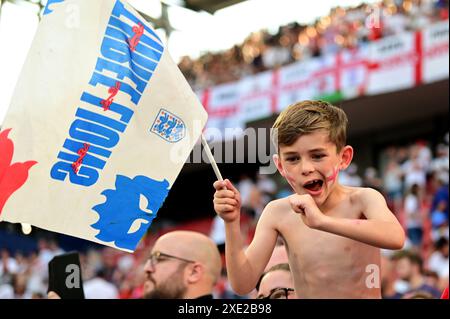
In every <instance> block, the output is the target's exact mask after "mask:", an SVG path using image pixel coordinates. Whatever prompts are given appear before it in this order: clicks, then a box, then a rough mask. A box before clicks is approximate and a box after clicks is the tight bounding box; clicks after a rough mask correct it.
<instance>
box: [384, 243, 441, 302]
mask: <svg viewBox="0 0 450 319" xmlns="http://www.w3.org/2000/svg"><path fill="white" fill-rule="evenodd" d="M393 258H394V260H395V262H396V271H397V275H398V277H399V278H400V279H401V280H403V281H404V282H406V283H407V285H408V287H407V289H406V292H405V294H404V295H407V294H411V293H413V292H427V293H429V294H431V295H432V296H433V297H434V298H439V297H440V296H441V292H440V291H439V290H437V289H436V288H434V287H432V286H429V285H427V283H426V281H425V277H424V275H423V261H422V258H421V257H420V256H419V255H418V254H417V253H414V252H412V251H406V250H405V251H400V252H398V253H397V254H396V255H394V256H393Z"/></svg>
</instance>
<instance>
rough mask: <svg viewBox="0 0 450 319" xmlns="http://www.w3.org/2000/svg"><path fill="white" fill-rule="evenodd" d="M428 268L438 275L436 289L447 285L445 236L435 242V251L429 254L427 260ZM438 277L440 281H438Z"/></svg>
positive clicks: (446, 243) (447, 265)
mask: <svg viewBox="0 0 450 319" xmlns="http://www.w3.org/2000/svg"><path fill="white" fill-rule="evenodd" d="M427 268H428V269H429V270H431V271H434V272H435V273H436V274H437V275H438V278H437V280H438V284H439V285H438V289H440V290H443V289H444V288H445V287H446V286H447V285H448V280H449V277H448V272H449V263H448V239H447V238H445V237H442V238H440V239H439V240H438V241H437V242H436V243H435V251H434V252H433V253H432V254H431V256H430V258H429V260H428V267H427ZM439 278H441V279H440V281H439Z"/></svg>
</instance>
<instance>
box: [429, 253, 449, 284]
mask: <svg viewBox="0 0 450 319" xmlns="http://www.w3.org/2000/svg"><path fill="white" fill-rule="evenodd" d="M448 267H449V264H448V257H447V258H445V257H444V256H443V255H442V254H441V253H440V252H439V251H435V252H434V253H433V254H431V256H430V259H429V260H428V269H430V270H432V271H435V272H436V273H437V274H438V275H439V277H441V278H448Z"/></svg>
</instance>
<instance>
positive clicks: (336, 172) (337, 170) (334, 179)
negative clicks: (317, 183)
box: [327, 167, 339, 185]
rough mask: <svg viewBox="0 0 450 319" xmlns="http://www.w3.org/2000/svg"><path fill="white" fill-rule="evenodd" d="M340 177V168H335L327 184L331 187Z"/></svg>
mask: <svg viewBox="0 0 450 319" xmlns="http://www.w3.org/2000/svg"><path fill="white" fill-rule="evenodd" d="M338 175H339V168H338V167H336V168H333V172H331V173H330V174H329V175H328V177H327V183H328V184H329V185H331V184H333V183H335V182H336V180H337V177H338Z"/></svg>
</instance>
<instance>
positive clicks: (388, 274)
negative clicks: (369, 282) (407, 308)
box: [380, 254, 402, 299]
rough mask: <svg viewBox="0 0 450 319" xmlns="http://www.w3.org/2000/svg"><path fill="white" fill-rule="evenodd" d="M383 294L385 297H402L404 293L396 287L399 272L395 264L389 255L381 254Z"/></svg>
mask: <svg viewBox="0 0 450 319" xmlns="http://www.w3.org/2000/svg"><path fill="white" fill-rule="evenodd" d="M380 270H381V272H380V276H381V296H382V298H383V299H400V298H401V296H402V294H401V293H400V292H399V291H398V290H399V289H398V287H396V283H397V273H396V270H395V264H394V262H393V261H392V260H391V258H390V257H389V256H386V255H385V254H381V263H380Z"/></svg>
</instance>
